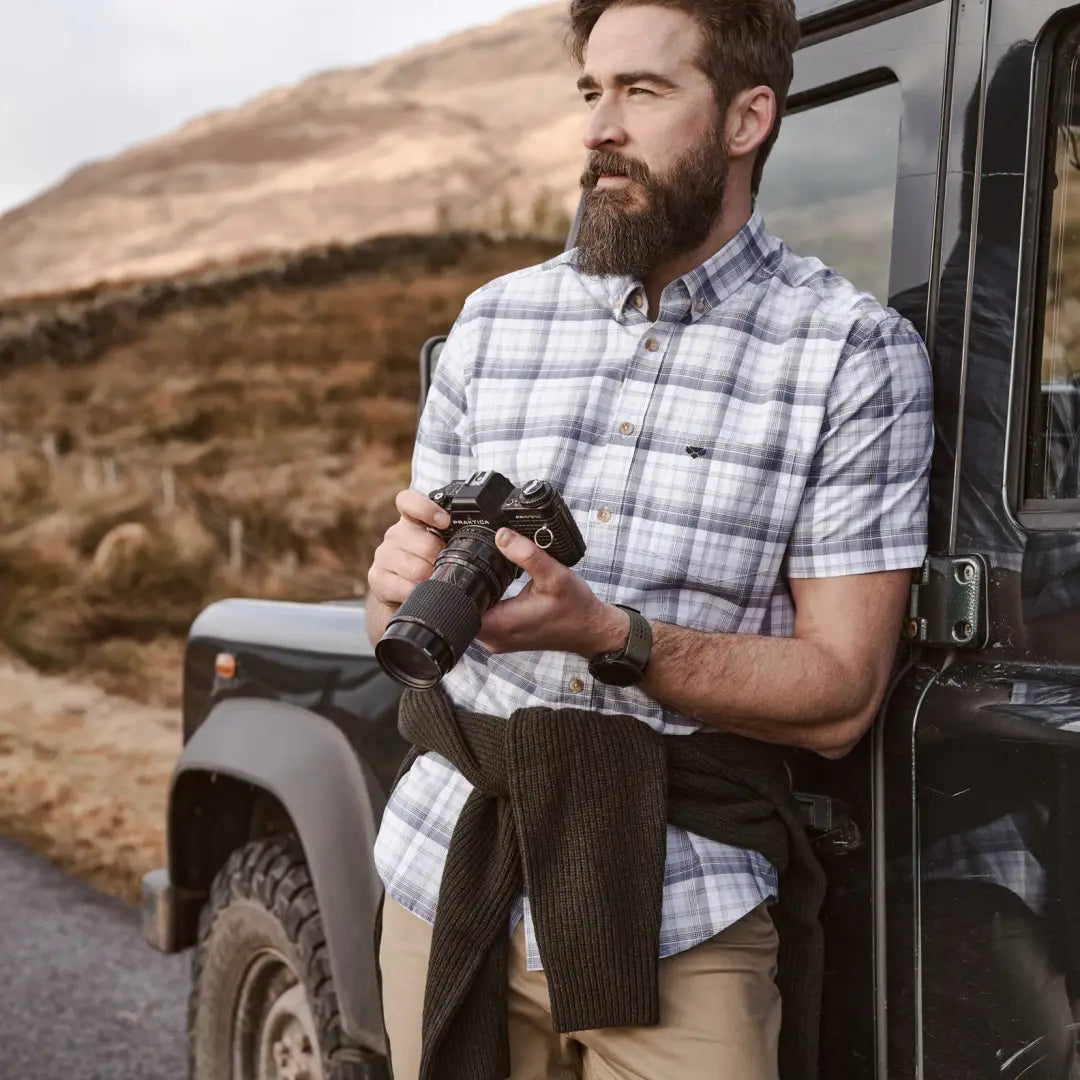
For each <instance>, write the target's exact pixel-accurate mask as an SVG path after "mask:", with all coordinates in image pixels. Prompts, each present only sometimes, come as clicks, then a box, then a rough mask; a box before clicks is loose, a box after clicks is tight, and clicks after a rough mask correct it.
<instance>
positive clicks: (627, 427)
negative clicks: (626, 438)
mask: <svg viewBox="0 0 1080 1080" xmlns="http://www.w3.org/2000/svg"><path fill="white" fill-rule="evenodd" d="M619 434H620V435H633V434H634V425H633V424H631V423H630V421H629V420H624V421H623V422H622V423H621V424H620V425H619Z"/></svg>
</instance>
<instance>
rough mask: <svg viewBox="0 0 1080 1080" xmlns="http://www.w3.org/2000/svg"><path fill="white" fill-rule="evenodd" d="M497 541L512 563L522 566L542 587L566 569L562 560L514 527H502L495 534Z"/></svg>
mask: <svg viewBox="0 0 1080 1080" xmlns="http://www.w3.org/2000/svg"><path fill="white" fill-rule="evenodd" d="M495 543H496V544H498V546H499V550H500V551H501V552H502V553H503V554H504V555H505V556H506V557H507V558H508V559H509V560H510V561H511V562H512V563H514V564H515V565H516V566H520V567H521V569H522V570H524V571H525V572H526V573H527V574H528V575H529V577H531V578H532V579H533V581H535V582H536V584H537V585H539V586H541V587H543V585H544V583H545V582H546V581H550V580H551V578H552V577H553V576H554V575H556V574H558V573H561V572H562V571H563V570H565V569H566V567H564V566H563V564H562V563H561V562H558V561H557V560H555V559H553V558H552V557H551V556H550V555H549V554H548V553H547V552H546V551H544V550H543V549H542V548H538V547H537V546H536V545H535V544H534V543H533V542H532V541H531V540H527V539H526V538H525V537H524V536H521V535H520V534H519V533H516V532H514V531H513V530H512V529H500V530H499V531H498V532H497V533H496V534H495Z"/></svg>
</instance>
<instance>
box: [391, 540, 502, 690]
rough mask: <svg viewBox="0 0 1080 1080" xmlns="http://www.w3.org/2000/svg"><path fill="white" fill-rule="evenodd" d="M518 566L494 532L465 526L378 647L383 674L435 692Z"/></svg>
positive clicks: (442, 553)
mask: <svg viewBox="0 0 1080 1080" xmlns="http://www.w3.org/2000/svg"><path fill="white" fill-rule="evenodd" d="M517 572H518V570H517V567H516V566H515V565H514V564H513V563H512V562H510V561H509V560H508V559H506V558H505V557H504V556H503V555H502V554H501V553H500V551H499V549H498V548H497V547H496V546H495V533H494V531H493V530H492V529H488V528H484V527H482V526H479V525H466V526H464V527H463V528H461V529H459V530H457V531H456V532H455V533H454V536H453V538H452V539H451V541H450V543H449V544H447V545H446V547H445V548H443V550H442V551H441V552H440V553H439V556H438V558H437V559H436V560H435V569H434V571H433V572H432V575H431V577H429V578H428V579H427V580H426V581H421V582H418V583H417V584H416V585H415V586H413V590H412V592H410V593H409V595H408V597H407V598H406V600H405V603H404V604H402V605H401V607H399V608H398V609H397V611H396V612H395V613H394V617H393V618H392V619H391V620H390V623H389V624H388V626H387V627H386V632H385V633H384V634H383V636H382V637H381V638H380V639H379V642H378V644H377V645H376V646H375V658H376V659H377V660H378V661H379V663H380V664H381V665H382V668H383V670H384V671H385V672H386V673H387V674H388V675H389V676H390V677H391V678H393V679H396V680H397V681H398V682H399V683H401V684H402V685H403V686H408V687H411V688H412V689H414V690H430V689H431V688H432V687H433V686H435V685H437V684H438V682H439V680H440V679H441V678H442V677H443V676H444V675H445V674H446V673H447V672H448V671H449V670H450V669H451V668H452V667H453V666H454V665H455V664H456V663H457V662H458V661H459V660H460V659H461V658H462V656H464V655H465V650H466V649H467V648H468V647H469V644H470V643H471V642H472V641H473V639H474V638H475V637H476V635H477V634H478V633H479V631H480V619H481V617H482V616H483V614H484V612H485V611H487V609H488V608H489V607H491V605H492V604H494V603H495V602H496V601H497V600H498V599H499V597H501V596H502V594H503V593H504V592H506V590H507V587H508V586H509V585H510V582H511V581H513V580H514V578H515V577H516V576H517Z"/></svg>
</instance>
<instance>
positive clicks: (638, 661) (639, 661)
mask: <svg viewBox="0 0 1080 1080" xmlns="http://www.w3.org/2000/svg"><path fill="white" fill-rule="evenodd" d="M615 606H616V607H617V608H622V609H623V611H625V612H627V614H629V616H630V632H629V633H628V634H627V635H626V644H624V645H623V647H622V648H621V649H618V650H617V651H615V652H604V653H600V654H599V656H594V657H593V658H592V659H591V660H590V661H589V674H590V675H591V676H592V677H593V678H594V679H598V680H599V681H600V682H602V683H607V684H608V686H633V685H634V684H635V683H639V682H641V680H642V679H643V678H645V665H646V664H648V662H649V654H650V653H651V652H652V627H651V626H650V625H649V620H648V619H646V618H645V616H644V615H642V614H641V612H640V611H638V610H637V609H636V608H632V607H627V606H626V605H625V604H616V605H615Z"/></svg>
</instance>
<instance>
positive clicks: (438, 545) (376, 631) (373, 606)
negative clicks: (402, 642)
mask: <svg viewBox="0 0 1080 1080" xmlns="http://www.w3.org/2000/svg"><path fill="white" fill-rule="evenodd" d="M394 505H395V506H396V507H397V511H398V513H399V514H400V515H401V517H400V518H399V519H398V520H397V521H396V522H394V524H393V525H391V526H390V528H389V529H387V530H386V533H385V534H384V536H383V542H382V543H381V544H380V545H379V546H378V547H377V548H376V549H375V555H374V557H373V558H372V560H371V569H370V570H369V571H368V604H367V628H368V636H369V637H370V638H371V640H372V641H373V642H374V641H378V639H379V638H380V637H382V635H383V632H384V631H385V630H386V624H387V623H388V622H389V621H390V617H391V615H392V614H393V613H394V611H395V610H396V609H397V608H398V607H400V606H401V604H403V603H404V602H405V598H406V597H407V596H408V595H409V593H410V592H412V588H413V586H414V585H415V584H416V583H417V582H418V581H424V580H426V579H427V578H429V577H431V572H432V570H434V569H435V560H436V558H438V555H439V552H440V551H442V549H443V548H444V547H445V546H446V545H445V544H443V542H442V540H440V539H439V538H438V537H437V536H435V535H434V534H433V533H430V532H428V526H429V525H433V526H435V527H436V528H439V529H445V528H446V527H447V525H449V524H450V515H449V514H448V513H447V512H446V511H445V510H444V509H443V508H442V507H441V506H439V504H438V503H436V502H432V500H431V499H429V498H428V497H427V496H426V495H423V494H421V493H420V492H419V491H412V490H411V489H410V490H406V491H399V492H398V494H397V498H396V499H395V500H394ZM372 600H374V601H375V603H372Z"/></svg>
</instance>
